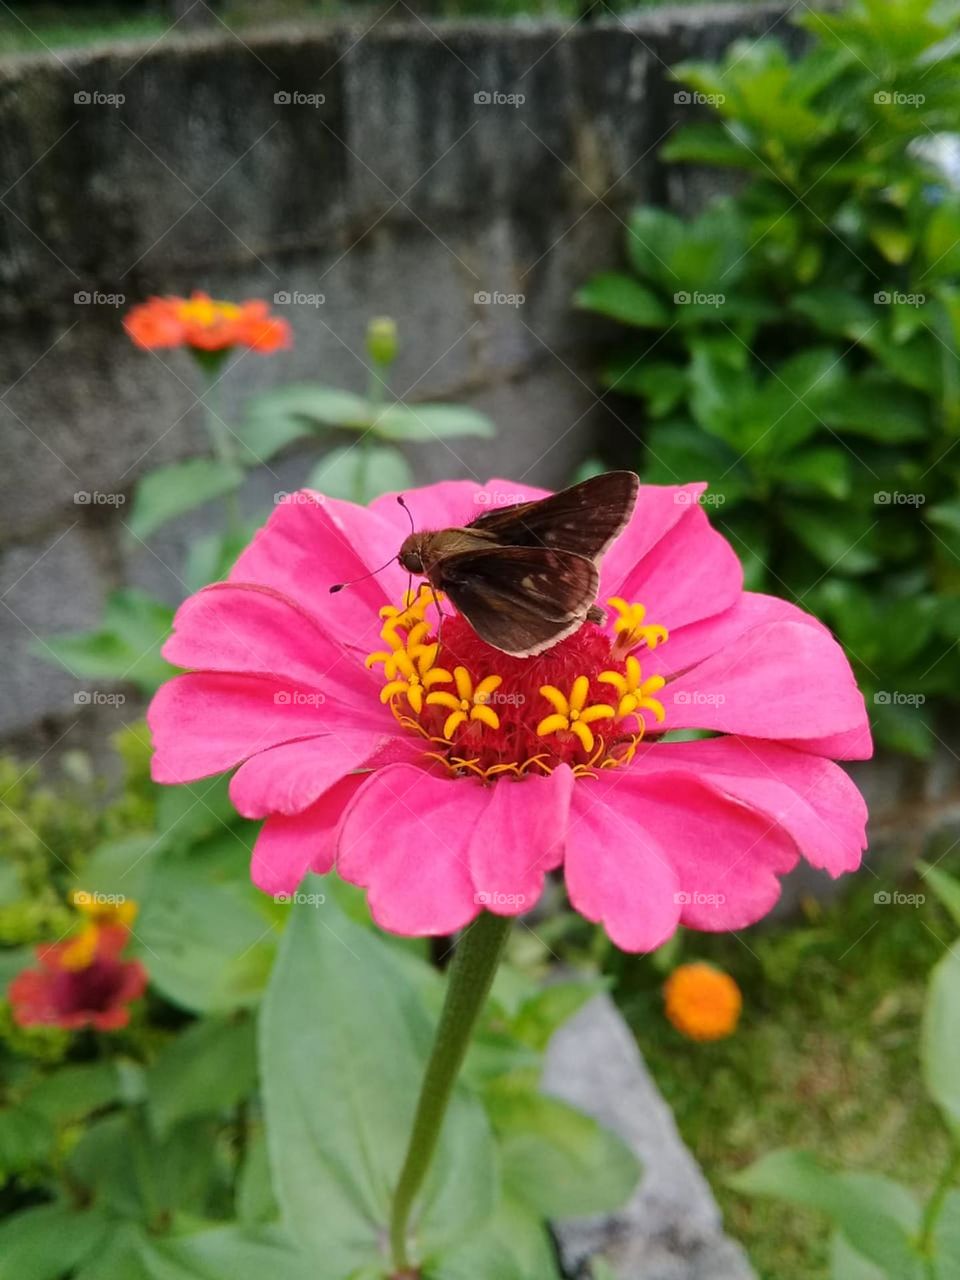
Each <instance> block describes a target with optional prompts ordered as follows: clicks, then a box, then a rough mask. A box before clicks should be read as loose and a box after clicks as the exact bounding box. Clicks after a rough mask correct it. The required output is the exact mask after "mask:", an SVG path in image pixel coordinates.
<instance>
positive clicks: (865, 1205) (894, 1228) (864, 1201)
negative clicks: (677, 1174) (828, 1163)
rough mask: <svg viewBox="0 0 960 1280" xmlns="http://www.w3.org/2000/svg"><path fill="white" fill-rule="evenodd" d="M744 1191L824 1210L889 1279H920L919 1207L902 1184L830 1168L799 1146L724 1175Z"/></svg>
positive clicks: (852, 1242) (734, 1185) (869, 1175)
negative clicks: (914, 1241)
mask: <svg viewBox="0 0 960 1280" xmlns="http://www.w3.org/2000/svg"><path fill="white" fill-rule="evenodd" d="M728 1182H729V1183H730V1185H731V1186H732V1187H733V1188H734V1189H735V1190H737V1191H740V1192H742V1193H743V1194H745V1195H759V1196H772V1197H774V1198H775V1199H780V1200H788V1201H790V1202H791V1203H793V1204H800V1205H805V1206H806V1207H808V1208H811V1209H818V1210H820V1211H821V1212H822V1213H825V1214H826V1215H827V1216H828V1217H829V1218H830V1219H831V1220H832V1221H833V1222H834V1223H835V1224H836V1226H837V1227H839V1228H840V1230H841V1231H842V1232H843V1234H844V1235H845V1236H846V1238H847V1240H848V1242H849V1243H850V1244H851V1245H852V1246H853V1248H854V1249H855V1250H856V1251H857V1252H858V1253H860V1254H862V1255H863V1257H864V1258H866V1259H867V1260H868V1261H870V1262H875V1263H877V1264H879V1265H880V1266H881V1267H883V1268H885V1270H886V1272H887V1273H888V1275H889V1276H890V1277H891V1280H921V1277H922V1263H921V1260H920V1258H919V1256H918V1254H917V1253H916V1252H915V1250H914V1248H913V1245H912V1239H913V1237H914V1235H915V1233H916V1231H917V1229H918V1227H919V1224H920V1208H919V1206H918V1204H917V1202H916V1200H915V1199H914V1197H913V1195H912V1194H911V1193H910V1192H909V1191H908V1190H907V1188H906V1187H903V1186H901V1185H900V1184H899V1183H897V1182H892V1181H891V1180H890V1179H888V1178H882V1177H879V1176H878V1175H875V1174H867V1173H832V1172H831V1171H830V1170H829V1169H825V1168H824V1167H823V1166H822V1165H821V1164H820V1163H819V1162H818V1161H817V1160H816V1158H815V1157H814V1156H812V1155H810V1154H808V1153H807V1152H805V1151H791V1150H789V1149H786V1148H784V1149H782V1150H780V1151H772V1152H771V1153H770V1154H769V1155H766V1156H762V1157H761V1158H760V1159H759V1160H758V1161H756V1163H755V1164H752V1165H750V1166H749V1168H747V1169H743V1170H742V1171H741V1172H740V1173H737V1174H735V1175H734V1176H733V1177H731V1178H728Z"/></svg>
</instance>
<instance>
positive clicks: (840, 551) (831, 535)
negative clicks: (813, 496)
mask: <svg viewBox="0 0 960 1280" xmlns="http://www.w3.org/2000/svg"><path fill="white" fill-rule="evenodd" d="M783 520H784V523H785V524H786V525H787V526H788V527H789V528H790V529H792V530H793V532H794V533H795V534H796V535H797V537H798V538H799V539H800V541H801V542H802V543H803V545H804V546H805V547H806V548H807V549H808V551H810V552H812V554H813V555H815V556H816V557H817V559H818V560H819V561H820V562H821V563H822V564H824V565H826V567H827V569H828V570H831V571H832V572H834V573H851V574H858V573H866V572H867V571H868V570H869V569H875V568H876V567H877V565H878V563H879V561H878V558H877V555H876V552H875V551H874V550H873V544H872V540H871V537H870V534H871V527H870V525H869V524H864V522H863V520H862V518H861V516H860V515H859V513H858V512H856V511H852V510H837V509H836V508H832V509H821V508H816V507H809V508H801V507H798V506H792V507H788V508H786V509H785V510H784V511H783Z"/></svg>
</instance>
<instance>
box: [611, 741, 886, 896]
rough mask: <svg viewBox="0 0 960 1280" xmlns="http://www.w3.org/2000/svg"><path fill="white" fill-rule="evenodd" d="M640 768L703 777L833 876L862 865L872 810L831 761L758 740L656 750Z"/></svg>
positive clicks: (642, 756)
mask: <svg viewBox="0 0 960 1280" xmlns="http://www.w3.org/2000/svg"><path fill="white" fill-rule="evenodd" d="M634 768H636V769H637V770H638V771H639V772H640V773H642V774H644V775H647V776H649V775H651V774H656V773H658V772H662V771H667V772H669V773H670V774H671V775H672V774H674V773H677V772H687V773H690V774H692V775H694V776H696V777H698V778H699V779H700V780H701V782H703V783H704V784H706V785H707V786H709V787H710V788H711V789H712V790H714V791H715V792H717V793H718V794H719V795H722V796H725V797H726V798H728V799H729V800H732V801H733V802H734V803H736V804H741V805H747V806H749V807H750V808H751V809H753V810H754V811H755V812H756V813H758V814H760V815H762V816H763V817H764V818H765V819H767V820H768V821H770V822H772V823H775V824H777V825H778V826H780V827H782V828H783V829H784V831H786V832H787V833H788V834H789V835H790V837H791V838H792V839H793V841H794V842H795V843H796V845H797V848H798V849H799V850H800V852H801V853H802V854H803V856H804V858H806V860H807V861H808V862H809V863H810V864H811V865H812V866H814V867H822V868H823V869H824V870H826V871H829V872H830V874H831V875H832V876H838V875H841V874H842V873H843V872H846V871H855V870H856V868H857V867H858V866H859V865H860V858H861V854H862V851H863V849H864V847H865V846H866V821H867V806H866V804H865V803H864V800H863V797H862V796H861V794H860V792H859V791H858V790H857V788H856V786H855V785H854V783H853V780H852V779H851V778H850V777H849V775H848V774H846V773H845V772H844V770H843V769H841V768H840V767H839V765H836V764H834V763H833V761H831V760H825V759H823V758H821V757H820V756H815V755H810V754H808V753H807V752H805V751H797V750H794V749H792V748H790V747H785V746H780V745H778V744H775V743H772V742H763V741H760V740H757V739H750V738H711V739H709V740H707V741H702V742H663V743H654V744H651V745H650V746H649V747H647V748H646V749H645V750H643V751H641V752H639V753H638V754H637V758H636V760H635V761H634Z"/></svg>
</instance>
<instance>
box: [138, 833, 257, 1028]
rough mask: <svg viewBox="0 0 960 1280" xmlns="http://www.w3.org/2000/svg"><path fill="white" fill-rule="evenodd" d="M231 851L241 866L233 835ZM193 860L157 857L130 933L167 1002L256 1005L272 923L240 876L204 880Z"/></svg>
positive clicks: (211, 1007)
mask: <svg viewBox="0 0 960 1280" xmlns="http://www.w3.org/2000/svg"><path fill="white" fill-rule="evenodd" d="M227 840H228V841H229V842H230V844H232V843H233V842H232V839H231V838H230V837H227ZM227 847H228V850H229V847H230V846H229V845H228V846H227ZM234 856H235V857H236V859H237V861H238V864H239V865H240V866H243V864H244V863H245V861H246V856H247V855H246V853H245V850H244V847H243V845H242V843H241V842H240V841H237V842H236V850H235V855H234ZM193 860H194V857H193V855H191V856H189V857H188V858H186V859H184V860H183V862H181V861H180V860H179V859H173V858H169V857H168V858H164V859H161V860H160V861H159V862H158V864H157V866H156V867H155V869H154V872H153V874H152V876H151V878H150V882H149V886H148V890H147V893H146V895H145V900H144V903H143V906H142V908H141V914H140V915H139V917H138V918H137V925H136V933H135V946H136V947H137V949H138V950H140V951H141V955H142V958H143V961H144V963H145V964H146V966H147V968H148V970H149V973H150V981H151V983H152V984H153V985H154V986H155V987H157V988H158V989H159V990H160V991H161V992H162V993H163V994H164V995H165V996H166V997H167V999H168V1000H172V1001H173V1002H174V1004H179V1005H181V1006H182V1007H183V1008H185V1009H192V1010H195V1011H196V1012H199V1013H217V1012H220V1013H227V1012H229V1011H231V1010H233V1009H238V1008H243V1007H248V1006H250V1005H253V1004H256V1002H257V1001H258V1000H259V998H260V995H261V992H262V991H263V988H264V986H265V984H266V980H267V976H268V974H269V972H270V966H271V963H272V959H273V952H274V947H275V945H276V938H277V930H276V926H275V925H273V924H272V923H271V921H270V919H269V916H268V915H267V913H266V904H265V902H264V900H263V899H262V898H261V896H260V895H258V894H257V892H256V890H255V889H253V887H252V886H251V885H249V884H248V883H246V882H245V881H244V880H241V879H239V878H238V879H237V880H234V881H226V882H222V883H217V882H215V881H212V880H208V879H205V878H204V876H203V874H202V868H200V867H199V866H194V865H192V862H193ZM141 949H142V950H141Z"/></svg>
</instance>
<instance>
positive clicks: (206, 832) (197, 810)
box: [157, 774, 238, 850]
mask: <svg viewBox="0 0 960 1280" xmlns="http://www.w3.org/2000/svg"><path fill="white" fill-rule="evenodd" d="M237 822H238V818H237V811H236V809H234V807H233V805H232V804H231V803H230V778H229V775H227V774H221V775H220V776H219V777H215V778H202V779H201V780H200V781H199V782H190V783H187V784H185V785H183V786H178V787H161V788H160V794H159V795H158V796H157V829H158V831H160V832H161V838H162V842H163V844H164V846H165V847H167V848H171V849H180V850H183V849H188V848H190V846H191V845H195V844H198V843H199V842H200V841H201V840H206V839H207V838H208V837H209V836H212V835H216V834H218V833H219V832H220V831H223V830H224V829H225V828H230V827H232V826H235V825H236V824H237Z"/></svg>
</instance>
